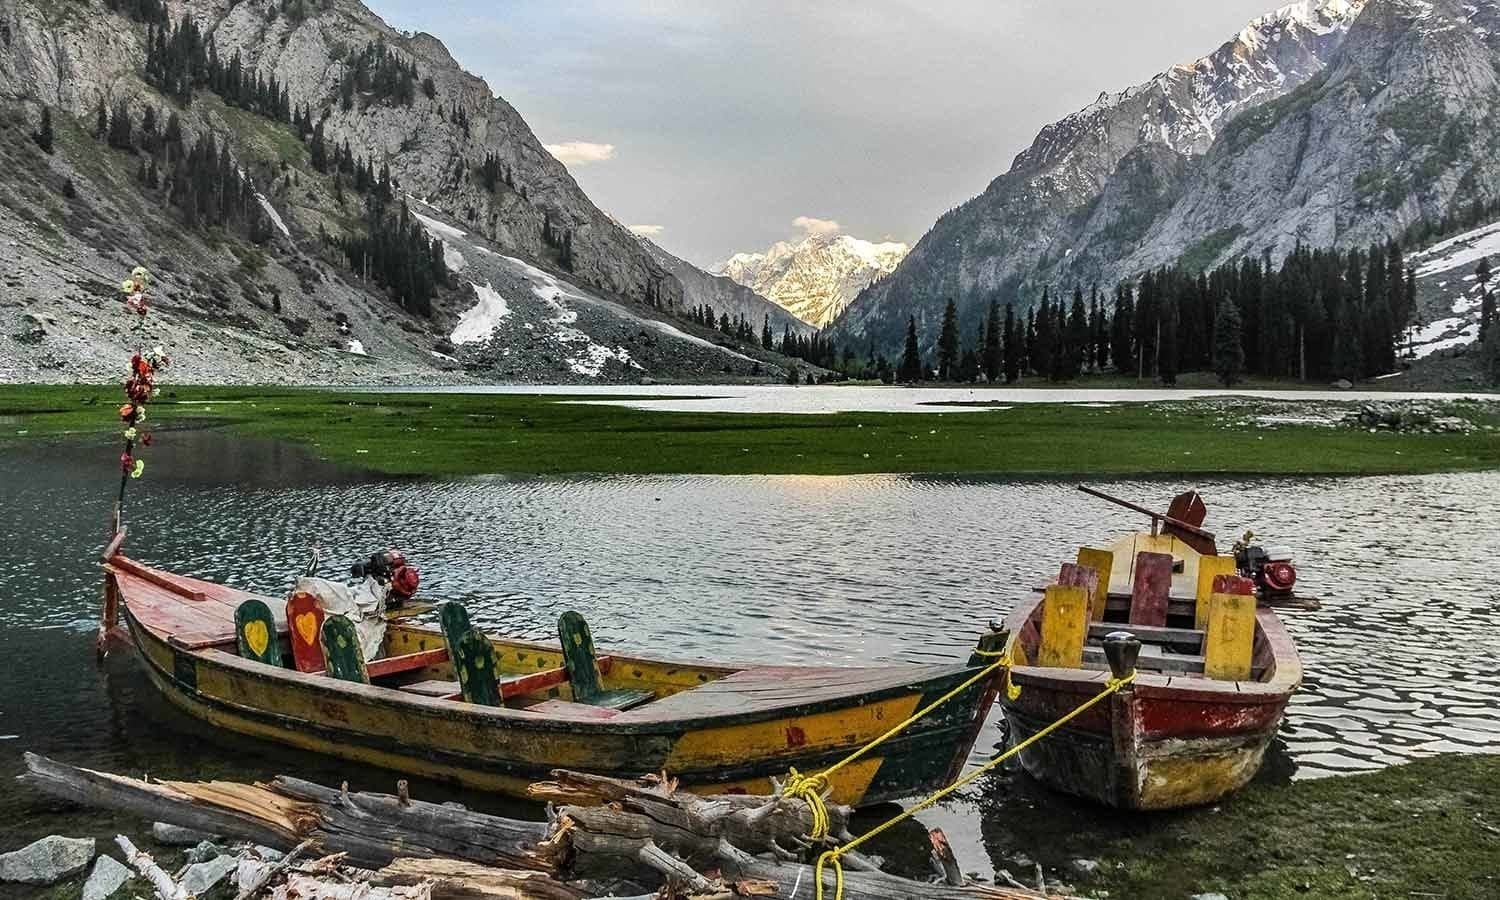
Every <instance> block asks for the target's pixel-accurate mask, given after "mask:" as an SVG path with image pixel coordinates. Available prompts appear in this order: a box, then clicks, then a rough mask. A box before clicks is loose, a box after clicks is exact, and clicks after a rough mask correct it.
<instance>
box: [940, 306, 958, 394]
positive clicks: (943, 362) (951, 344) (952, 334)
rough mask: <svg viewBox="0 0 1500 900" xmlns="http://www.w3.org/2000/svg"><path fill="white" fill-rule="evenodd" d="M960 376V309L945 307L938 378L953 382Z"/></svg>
mask: <svg viewBox="0 0 1500 900" xmlns="http://www.w3.org/2000/svg"><path fill="white" fill-rule="evenodd" d="M957 374H958V307H957V306H955V305H954V303H953V300H952V299H951V298H950V299H949V300H948V305H947V306H945V307H943V330H942V332H941V333H940V335H939V336H938V378H939V379H941V380H943V381H951V380H952V379H953V378H954V377H955V376H956V375H957Z"/></svg>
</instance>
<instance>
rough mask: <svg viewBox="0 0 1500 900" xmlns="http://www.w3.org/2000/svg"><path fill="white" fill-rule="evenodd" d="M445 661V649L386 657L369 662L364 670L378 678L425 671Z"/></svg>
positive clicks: (372, 676)
mask: <svg viewBox="0 0 1500 900" xmlns="http://www.w3.org/2000/svg"><path fill="white" fill-rule="evenodd" d="M447 661H448V650H447V648H440V649H437V650H421V651H418V652H416V653H405V654H402V655H401V656H387V657H385V658H384V659H376V660H371V661H370V662H368V663H366V664H365V670H366V671H367V672H369V673H370V677H371V678H379V677H380V676H382V675H395V674H397V673H399V672H410V671H412V670H413V669H425V668H427V667H428V666H436V665H439V664H441V663H445V662H447Z"/></svg>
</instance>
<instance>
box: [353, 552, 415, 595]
mask: <svg viewBox="0 0 1500 900" xmlns="http://www.w3.org/2000/svg"><path fill="white" fill-rule="evenodd" d="M349 574H350V575H352V576H354V577H355V578H373V579H374V580H375V581H377V582H379V583H380V584H381V585H383V586H384V587H385V588H386V598H385V605H386V608H387V609H395V608H398V607H401V606H404V605H406V601H408V600H410V599H411V598H412V597H413V596H414V595H415V594H416V593H417V586H418V585H419V584H420V583H421V581H422V578H421V574H420V573H419V572H418V571H417V567H416V566H413V565H411V564H410V563H408V562H407V561H406V555H405V554H404V553H402V552H401V551H400V550H382V551H380V552H379V553H373V554H371V555H370V558H369V559H367V560H365V561H364V562H360V563H355V564H354V565H353V566H351V567H350V568H349Z"/></svg>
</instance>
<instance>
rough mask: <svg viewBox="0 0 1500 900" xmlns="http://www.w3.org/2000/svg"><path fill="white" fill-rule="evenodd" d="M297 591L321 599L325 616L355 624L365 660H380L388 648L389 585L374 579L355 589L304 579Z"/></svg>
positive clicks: (343, 585) (369, 579) (298, 583)
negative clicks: (335, 617)
mask: <svg viewBox="0 0 1500 900" xmlns="http://www.w3.org/2000/svg"><path fill="white" fill-rule="evenodd" d="M292 590H293V591H305V592H307V593H309V594H312V595H313V596H314V597H316V598H318V605H319V606H321V607H322V608H323V613H324V614H325V615H330V616H343V617H344V618H346V619H348V620H350V621H352V622H353V623H354V633H355V634H357V635H359V649H360V651H361V652H362V653H363V654H364V657H365V661H366V662H369V661H370V660H372V659H377V658H379V656H380V650H381V648H382V647H383V646H384V645H385V615H384V612H385V595H386V586H385V585H384V584H381V583H380V582H379V581H376V580H375V579H374V578H371V577H366V578H365V580H364V581H363V582H361V583H360V584H358V585H357V586H355V587H352V588H351V587H349V586H348V585H347V584H339V583H338V582H337V581H329V580H328V579H327V578H310V577H303V578H299V579H297V586H296V587H295V588H293V589H292Z"/></svg>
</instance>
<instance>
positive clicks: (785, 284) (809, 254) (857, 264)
mask: <svg viewBox="0 0 1500 900" xmlns="http://www.w3.org/2000/svg"><path fill="white" fill-rule="evenodd" d="M910 249H911V248H910V247H908V246H907V245H906V244H902V243H898V242H894V241H890V242H882V243H875V242H872V241H865V240H860V239H859V238H856V237H852V236H850V235H847V234H826V233H809V234H808V236H807V237H806V238H804V239H803V240H801V241H799V242H797V243H792V242H789V241H777V242H776V243H775V244H772V245H771V247H770V248H769V249H767V250H765V251H763V252H760V253H736V254H734V255H733V256H731V257H730V258H729V259H728V260H726V261H725V262H724V263H723V264H722V265H720V266H719V267H718V268H717V270H716V271H717V272H719V273H721V274H723V275H726V276H728V277H729V278H731V279H733V280H734V281H737V282H739V283H740V284H743V285H744V286H746V287H748V288H750V289H752V290H754V291H755V292H756V293H757V294H760V295H761V296H763V297H766V298H767V299H769V300H772V301H774V302H775V303H777V304H778V305H779V306H781V307H782V308H783V309H785V310H786V311H787V312H790V313H791V314H792V315H794V316H796V317H797V318H799V319H801V320H802V321H804V322H807V323H809V324H811V325H814V326H816V327H818V328H822V327H823V326H825V325H827V324H828V323H829V322H832V321H833V320H834V319H835V318H837V317H838V315H839V313H841V312H843V311H844V307H846V306H848V305H849V303H850V302H851V301H853V299H854V298H855V297H856V296H858V294H859V292H860V291H862V290H864V289H865V288H866V287H867V286H869V284H870V283H871V282H873V281H875V280H877V279H878V278H880V277H882V276H884V275H887V274H889V273H890V272H892V271H893V270H895V268H896V266H897V265H899V264H900V262H901V260H903V259H905V258H906V254H907V252H908V251H909V250H910Z"/></svg>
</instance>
